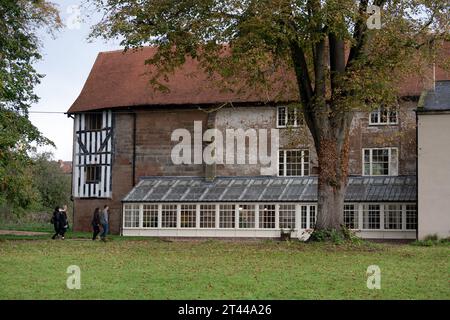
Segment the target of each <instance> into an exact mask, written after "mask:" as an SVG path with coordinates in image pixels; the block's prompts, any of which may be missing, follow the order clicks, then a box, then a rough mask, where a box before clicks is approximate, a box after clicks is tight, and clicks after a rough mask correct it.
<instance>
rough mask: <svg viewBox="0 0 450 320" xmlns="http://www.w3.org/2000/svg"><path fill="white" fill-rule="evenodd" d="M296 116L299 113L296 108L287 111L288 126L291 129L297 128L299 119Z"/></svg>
mask: <svg viewBox="0 0 450 320" xmlns="http://www.w3.org/2000/svg"><path fill="white" fill-rule="evenodd" d="M296 115H297V112H296V110H295V108H292V107H290V108H288V111H287V125H288V126H290V127H293V126H295V123H296V119H297V116H296Z"/></svg>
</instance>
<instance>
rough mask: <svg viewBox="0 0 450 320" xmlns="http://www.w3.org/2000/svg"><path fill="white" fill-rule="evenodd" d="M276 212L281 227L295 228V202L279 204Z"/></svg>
mask: <svg viewBox="0 0 450 320" xmlns="http://www.w3.org/2000/svg"><path fill="white" fill-rule="evenodd" d="M278 214H279V220H280V221H279V224H280V228H281V229H295V204H281V205H280V206H279V208H278Z"/></svg>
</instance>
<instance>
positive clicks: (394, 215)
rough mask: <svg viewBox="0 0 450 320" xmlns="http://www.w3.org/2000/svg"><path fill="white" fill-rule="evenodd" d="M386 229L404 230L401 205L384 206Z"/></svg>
mask: <svg viewBox="0 0 450 320" xmlns="http://www.w3.org/2000/svg"><path fill="white" fill-rule="evenodd" d="M384 228H385V229H395V230H400V229H402V206H401V205H399V204H388V205H385V206H384Z"/></svg>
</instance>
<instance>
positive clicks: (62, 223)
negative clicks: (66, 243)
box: [58, 206, 69, 240]
mask: <svg viewBox="0 0 450 320" xmlns="http://www.w3.org/2000/svg"><path fill="white" fill-rule="evenodd" d="M58 220H59V234H60V235H61V239H63V240H64V234H65V233H66V231H67V229H68V228H69V220H67V206H64V209H62V210H60V211H59V219H58Z"/></svg>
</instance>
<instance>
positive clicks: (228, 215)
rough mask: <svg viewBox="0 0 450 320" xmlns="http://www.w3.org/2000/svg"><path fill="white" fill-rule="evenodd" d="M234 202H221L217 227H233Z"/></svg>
mask: <svg viewBox="0 0 450 320" xmlns="http://www.w3.org/2000/svg"><path fill="white" fill-rule="evenodd" d="M234 215H235V207H234V204H221V205H220V206H219V228H234V221H235V220H234Z"/></svg>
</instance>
